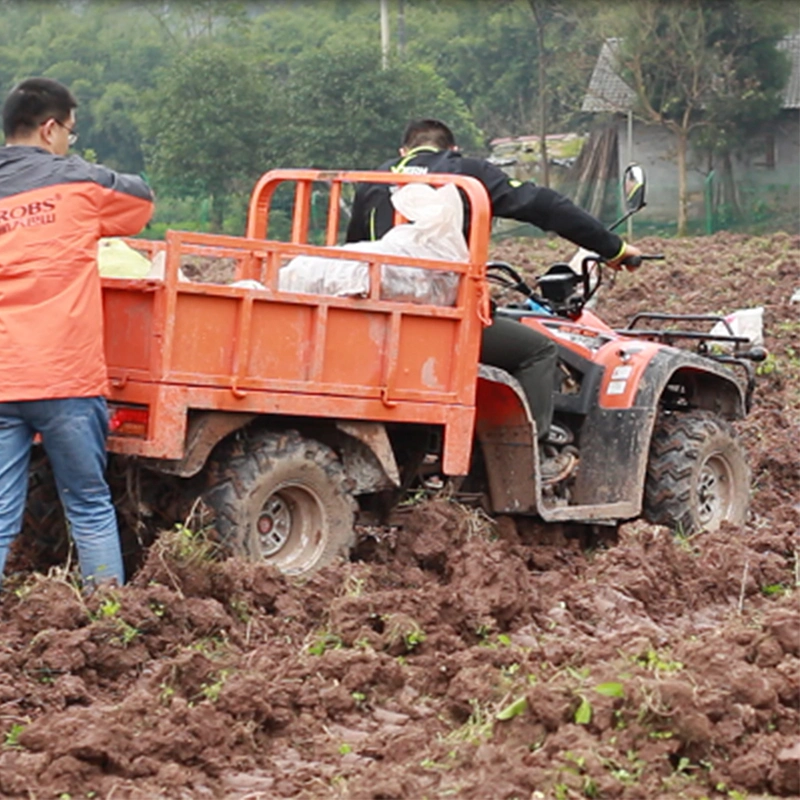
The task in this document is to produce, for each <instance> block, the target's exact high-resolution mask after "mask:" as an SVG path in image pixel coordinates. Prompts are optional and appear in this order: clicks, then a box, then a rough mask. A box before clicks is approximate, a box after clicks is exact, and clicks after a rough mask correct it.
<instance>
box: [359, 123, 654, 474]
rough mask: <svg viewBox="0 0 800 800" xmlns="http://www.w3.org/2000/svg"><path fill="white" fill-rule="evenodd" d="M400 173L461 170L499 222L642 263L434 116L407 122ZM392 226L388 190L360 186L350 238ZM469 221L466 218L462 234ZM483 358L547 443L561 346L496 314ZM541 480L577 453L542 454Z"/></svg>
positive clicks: (615, 262)
mask: <svg viewBox="0 0 800 800" xmlns="http://www.w3.org/2000/svg"><path fill="white" fill-rule="evenodd" d="M379 169H380V170H386V171H390V172H396V173H411V174H427V173H442V172H444V173H456V174H459V175H469V176H471V177H474V178H477V179H478V180H479V181H480V182H481V183H482V184H483V185H484V186H485V187H486V190H487V191H488V193H489V197H490V199H491V203H492V214H493V216H495V217H504V218H507V219H514V220H518V221H520V222H529V223H531V224H532V225H536V226H537V227H538V228H541V229H542V230H545V231H554V232H555V233H557V234H559V236H562V237H564V238H565V239H568V240H569V241H570V242H573V243H574V244H576V245H578V246H579V247H583V248H585V249H586V250H591V251H593V252H595V253H597V254H599V255H600V256H601V257H602V258H603V259H604V260H605V262H606V263H607V264H608V265H609V266H610V267H611V268H612V269H616V270H619V269H621V268H622V267H623V266H626V267H627V268H628V269H630V270H633V269H636V267H638V266H639V264H640V263H641V252H640V251H639V250H638V249H637V248H636V247H634V246H632V245H629V244H626V243H625V242H623V241H622V239H621V238H620V237H619V236H617V234H615V233H612V232H611V231H609V230H608V229H607V228H606V227H605V226H604V225H603V223H602V222H600V221H599V220H598V219H596V218H595V217H593V216H592V215H591V214H589V213H587V212H586V211H584V210H583V209H581V208H579V207H578V206H576V205H575V204H574V203H572V201H571V200H569V199H568V198H567V197H564V196H563V195H561V194H559V193H558V192H556V191H553V190H552V189H549V188H547V187H544V186H536V185H535V184H534V183H532V182H530V181H526V182H521V181H517V180H513V179H511V178H509V177H508V175H506V173H505V172H503V171H502V170H501V169H500V168H499V167H496V166H495V165H494V164H492V163H491V162H489V161H486V160H485V159H478V158H469V157H465V156H462V154H461V153H460V152H459V148H458V146H457V145H456V141H455V137H454V135H453V132H452V131H451V130H450V128H448V127H447V125H445V124H444V123H443V122H441V121H439V120H436V119H418V120H413V121H412V122H410V123H409V124H408V125H407V126H406V129H405V132H404V133H403V139H402V143H401V146H400V158H398V159H392V160H390V161H387V162H385V163H384V164H382V165H381V166H380V167H379ZM393 223H394V208H393V206H392V203H391V188H390V187H389V186H387V185H385V184H360V185H359V186H358V188H357V190H356V196H355V200H354V203H353V213H352V217H351V220H350V224H349V226H348V228H347V241H348V242H359V241H364V240H375V239H379V238H380V237H381V236H383V235H384V234H385V233H386V232H387V231H388V230H389V229H390V228H391V227H392V226H393ZM468 227H469V219H468V218H465V223H464V230H465V234H466V231H467V230H468ZM480 358H481V361H482V362H484V363H485V364H491V365H493V366H496V367H500V368H501V369H504V370H506V371H507V372H510V373H511V374H512V375H513V376H514V377H515V378H516V379H517V380H518V381H519V382H520V384H521V385H522V388H523V390H524V392H525V396H526V397H527V399H528V404H529V406H530V410H531V414H532V416H533V418H534V421H535V422H536V430H537V436H538V439H539V442H540V444H545V443H546V442H547V438H548V434H549V431H550V425H551V422H552V419H553V386H554V380H555V373H556V362H557V348H556V345H555V344H554V342H553V341H552V340H551V339H548V338H547V337H546V336H544V335H543V334H541V333H539V332H538V331H535V330H533V329H531V328H529V327H526V326H524V325H521V324H520V323H519V322H518V321H516V320H513V319H507V318H499V317H496V316H494V315H493V318H492V324H491V325H490V326H488V327H486V328H484V331H483V338H482V340H481V356H480ZM541 463H542V467H541V469H542V483H543V484H545V485H549V484H554V483H558V482H559V481H562V480H564V479H565V478H567V477H568V476H569V475H570V474H571V473H572V471H573V469H574V468H575V465H576V459H575V456H574V455H572V454H570V453H558V454H555V455H552V456H550V457H547V454H546V453H544V452H543V453H542V462H541Z"/></svg>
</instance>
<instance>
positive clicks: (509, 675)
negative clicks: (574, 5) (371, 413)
mask: <svg viewBox="0 0 800 800" xmlns="http://www.w3.org/2000/svg"><path fill="white" fill-rule="evenodd" d="M640 244H641V246H642V247H643V249H645V250H646V251H650V252H654V251H659V252H664V253H665V254H666V255H667V260H666V261H665V262H663V263H659V262H655V263H649V264H646V265H645V267H644V268H643V269H642V270H641V271H640V272H639V273H637V274H634V275H627V274H626V275H622V276H620V277H619V278H618V279H617V281H616V284H615V285H614V286H609V287H607V288H606V291H605V293H604V295H603V297H602V300H601V302H600V305H599V313H600V314H601V315H602V316H604V317H605V318H606V319H607V320H608V321H609V322H611V323H612V324H614V325H622V324H624V322H625V320H626V318H627V317H628V316H629V315H630V314H632V313H634V312H635V311H640V310H644V309H649V310H659V311H686V312H692V313H717V312H729V311H732V310H734V309H736V308H740V307H743V306H755V305H763V306H764V308H765V318H764V321H765V339H766V341H765V343H766V346H767V348H768V349H769V351H770V354H771V355H770V357H769V359H768V360H767V361H766V362H765V363H764V365H762V369H761V371H762V373H763V374H762V376H761V377H760V379H759V386H758V389H757V393H756V398H755V406H754V409H753V411H752V413H751V415H750V417H749V418H748V419H747V420H745V421H743V422H741V423H739V424H738V429H739V431H740V433H741V435H742V437H743V441H744V443H745V446H746V449H747V452H748V455H749V459H750V465H751V469H752V475H753V495H752V502H751V508H752V513H751V516H750V519H749V520H748V522H747V524H746V525H745V526H743V527H742V528H741V529H738V528H727V529H725V530H722V531H720V532H717V533H713V534H706V533H703V534H699V535H695V536H693V537H690V538H685V537H678V538H675V537H673V536H671V535H670V533H669V532H668V531H666V530H665V529H662V528H658V527H654V526H649V525H646V524H643V523H641V522H631V523H627V524H625V525H623V526H622V527H621V529H620V531H619V533H618V535H617V536H616V538H614V539H613V540H610V539H609V540H604V541H600V540H596V541H580V540H578V539H569V538H567V537H566V536H565V535H564V533H563V532H562V531H560V530H559V529H558V528H557V527H549V528H547V527H542V526H536V525H534V524H529V525H527V526H515V525H514V523H513V522H512V520H511V519H509V518H499V519H496V520H490V519H488V518H487V517H486V516H485V515H483V514H482V513H481V512H479V511H477V510H475V509H469V508H465V507H462V506H459V505H457V504H455V503H453V502H452V501H451V500H449V499H448V497H447V495H446V493H439V494H431V496H430V497H428V498H427V499H425V498H420V497H416V498H415V501H416V502H414V503H409V504H408V505H406V506H404V507H402V508H400V509H399V510H398V512H397V513H396V514H395V515H394V518H393V525H392V527H390V528H386V529H380V530H367V531H364V532H363V533H364V536H363V539H362V542H361V545H360V546H359V548H358V551H357V552H356V553H355V554H354V558H353V560H352V562H351V563H347V564H342V565H339V566H337V567H335V568H328V569H327V570H325V571H324V572H322V573H321V574H318V575H316V576H314V577H313V578H312V579H310V580H306V581H299V582H298V581H290V580H286V579H284V578H283V577H282V576H280V575H278V574H275V573H274V572H272V571H271V570H270V569H268V568H265V567H259V566H255V565H250V564H246V563H242V562H239V561H235V560H227V561H224V560H223V561H220V560H217V559H215V558H214V557H213V556H214V554H213V552H212V551H211V550H210V547H209V546H207V545H205V544H204V543H203V541H202V538H201V537H199V536H197V535H193V534H192V533H191V532H190V531H187V530H176V531H172V532H168V533H165V534H163V535H162V536H161V538H160V539H159V540H158V541H157V542H156V544H155V545H153V546H152V547H151V548H150V551H149V555H148V558H147V561H146V563H145V564H144V566H143V567H142V568H141V569H140V570H139V572H138V573H137V574H136V575H135V577H134V579H133V582H132V583H131V584H130V585H128V586H126V587H124V588H123V589H121V590H115V591H105V592H101V593H97V594H95V595H94V596H93V597H91V598H90V599H89V600H88V601H85V600H83V599H82V598H81V595H80V594H79V593H78V592H77V591H76V589H75V588H74V585H73V584H72V583H70V581H69V580H68V579H67V578H66V577H65V576H66V575H67V573H65V571H64V570H63V569H62V570H56V571H54V572H52V573H51V575H50V576H49V577H47V578H45V577H42V576H40V575H37V574H32V573H30V572H29V571H28V570H26V569H25V568H24V567H25V566H26V563H27V562H26V559H25V552H26V551H25V547H24V544H25V543H24V542H22V541H20V542H19V544H20V547H19V548H18V550H17V553H16V555H15V558H12V559H11V560H10V562H9V579H8V580H7V582H6V589H7V591H6V592H5V593H4V595H3V597H2V600H0V737H2V738H0V743H1V745H2V746H0V796H2V797H7V798H26V799H27V800H41V799H42V798H62V800H67V798H71V799H72V800H77V798H102V799H103V800H112V798H113V800H125V799H126V798H131V799H133V798H137V799H139V798H141V799H142V800H144V798H229V799H230V800H233V799H234V798H235V799H236V800H245V799H246V800H272V798H301V799H303V800H310V799H311V798H352V799H353V800H368V799H369V800H394V799H395V798H397V799H398V800H399V799H400V798H404V799H405V798H408V799H409V800H421V799H422V798H430V799H431V800H432V799H433V798H445V797H453V798H464V799H465V800H470V799H472V798H474V799H475V800H478V798H480V800H512V798H518V799H519V800H575V799H577V798H624V799H625V800H666V799H667V798H670V800H673V799H675V798H698V799H699V798H709V800H711V798H731V800H743V799H744V798H756V797H757V798H765V797H797V796H798V795H800V603H799V602H798V597H799V596H800V595H799V594H798V591H797V586H798V582H799V581H800V459H799V458H798V452H800V304H794V305H793V304H790V302H789V300H790V297H791V295H792V294H793V293H794V292H795V291H796V290H798V289H800V238H798V237H790V236H788V235H775V236H771V237H755V238H751V237H746V236H738V235H730V234H726V235H722V234H718V235H715V236H714V237H709V238H702V239H691V240H683V241H659V240H654V239H648V240H643V241H642V242H641V243H640ZM569 254H570V249H569V248H565V247H563V246H560V245H556V243H555V242H548V241H547V240H514V241H507V242H504V243H502V244H499V245H497V246H496V247H495V252H494V253H493V255H494V256H495V257H496V258H501V259H505V260H508V261H510V262H511V263H513V264H516V265H518V266H520V267H522V268H523V269H526V270H528V271H531V272H534V273H536V272H541V271H543V266H544V265H547V264H549V263H551V262H553V261H556V260H558V259H559V258H564V257H565V256H568V255H569ZM15 570H16V572H14V571H15ZM12 572H14V574H13V575H12V574H11V573H12Z"/></svg>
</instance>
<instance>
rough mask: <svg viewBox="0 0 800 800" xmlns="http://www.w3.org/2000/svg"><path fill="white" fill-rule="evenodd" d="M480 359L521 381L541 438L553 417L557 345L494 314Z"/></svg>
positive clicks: (537, 333) (533, 331)
mask: <svg viewBox="0 0 800 800" xmlns="http://www.w3.org/2000/svg"><path fill="white" fill-rule="evenodd" d="M480 358H481V361H482V362H483V363H484V364H491V365H492V366H494V367H500V369H504V370H505V371H506V372H510V373H511V374H512V375H513V376H514V377H515V378H516V379H517V380H518V381H519V382H520V384H522V388H523V390H524V391H525V396H526V397H527V398H528V405H529V406H530V408H531V414H532V415H533V419H534V421H535V422H536V431H537V435H538V438H539V439H540V440H541V439H543V438H544V437H545V436H547V432H548V430H549V429H550V423H551V422H552V420H553V386H554V383H555V375H556V361H557V358H558V348H557V347H556V345H555V342H553V341H551V340H550V339H548V338H547V337H546V336H545V335H544V334H542V333H539V331H536V330H534V329H533V328H529V327H528V326H527V325H523V324H522V323H521V322H517V321H516V320H514V319H507V318H505V317H495V318H494V320H493V321H492V324H491V325H490V326H489V327H488V328H484V330H483V339H482V340H481V357H480Z"/></svg>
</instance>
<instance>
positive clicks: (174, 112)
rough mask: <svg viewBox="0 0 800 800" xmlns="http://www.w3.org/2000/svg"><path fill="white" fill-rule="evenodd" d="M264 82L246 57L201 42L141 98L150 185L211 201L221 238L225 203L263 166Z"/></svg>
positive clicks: (266, 97)
mask: <svg viewBox="0 0 800 800" xmlns="http://www.w3.org/2000/svg"><path fill="white" fill-rule="evenodd" d="M269 105H270V96H269V81H268V80H267V77H266V76H265V74H264V72H263V70H262V69H261V68H260V66H259V64H258V63H257V62H256V61H255V59H254V58H253V56H252V54H251V53H249V51H247V50H246V49H242V48H241V47H235V46H231V45H223V44H218V43H215V42H211V41H206V40H201V41H198V42H197V43H195V44H194V45H193V46H192V47H190V48H189V49H188V50H186V52H184V53H182V54H180V55H179V56H177V57H176V58H175V61H174V62H173V63H172V64H171V65H170V66H169V67H168V68H167V69H165V70H164V71H163V73H162V74H161V76H160V79H159V81H158V85H157V88H156V89H154V90H153V91H152V92H151V93H150V94H149V96H148V98H147V106H148V111H147V114H146V123H145V124H146V130H147V134H148V140H147V142H146V145H145V152H146V155H147V156H148V161H149V164H150V166H151V168H152V171H153V179H154V183H155V184H156V186H157V188H158V184H161V185H162V186H163V187H164V188H165V189H167V190H168V191H169V192H173V193H176V194H178V195H185V194H190V195H191V194H195V195H198V194H199V195H202V196H205V197H208V198H210V200H211V225H212V228H213V229H214V230H217V231H219V230H221V229H222V225H223V222H224V217H225V207H226V202H227V199H228V198H229V196H230V195H231V193H233V192H234V191H235V190H236V189H237V188H239V187H240V186H241V185H242V184H243V183H244V184H246V185H247V186H250V185H252V183H253V181H254V180H255V177H256V176H258V175H260V174H261V173H262V172H264V171H265V170H266V168H267V166H268V163H267V155H266V147H265V143H266V138H267V135H268V131H269V127H270V125H272V124H273V118H272V116H271V115H270V112H269Z"/></svg>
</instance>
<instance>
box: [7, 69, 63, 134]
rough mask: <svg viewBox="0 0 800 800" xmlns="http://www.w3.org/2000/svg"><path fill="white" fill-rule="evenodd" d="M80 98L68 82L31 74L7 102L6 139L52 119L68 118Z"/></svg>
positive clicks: (33, 128)
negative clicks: (67, 85)
mask: <svg viewBox="0 0 800 800" xmlns="http://www.w3.org/2000/svg"><path fill="white" fill-rule="evenodd" d="M77 105H78V101H77V100H76V99H75V97H74V96H73V94H72V92H70V90H69V89H67V87H66V86H64V85H63V84H61V83H59V82H58V81H54V80H52V79H51V78H27V79H26V80H24V81H21V82H20V83H18V84H17V85H16V86H15V87H14V88H13V89H12V90H11V91H10V92H9V93H8V96H7V97H6V101H5V103H4V104H3V133H4V134H5V135H6V139H8V138H9V137H14V136H18V135H19V134H28V133H31V132H33V131H35V130H36V128H38V127H39V125H41V124H42V123H43V122H46V121H47V120H48V119H51V118H52V119H56V120H58V121H59V122H67V120H68V119H69V116H70V114H71V113H72V109H73V108H76V107H77Z"/></svg>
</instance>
